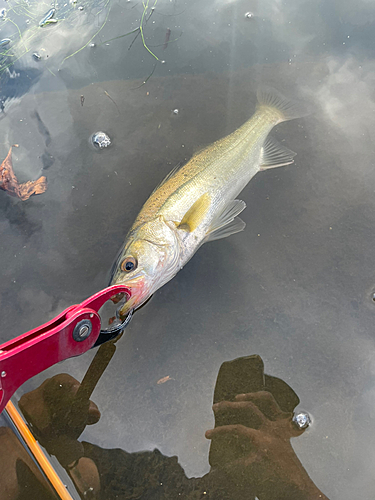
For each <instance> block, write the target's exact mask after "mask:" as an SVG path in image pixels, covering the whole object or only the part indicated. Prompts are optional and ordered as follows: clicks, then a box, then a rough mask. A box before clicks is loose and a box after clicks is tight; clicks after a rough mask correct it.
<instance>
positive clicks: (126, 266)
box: [121, 257, 138, 273]
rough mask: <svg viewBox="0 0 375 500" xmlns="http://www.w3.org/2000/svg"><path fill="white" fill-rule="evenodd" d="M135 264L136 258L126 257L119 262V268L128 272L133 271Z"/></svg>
mask: <svg viewBox="0 0 375 500" xmlns="http://www.w3.org/2000/svg"><path fill="white" fill-rule="evenodd" d="M137 265H138V263H137V259H135V258H134V257H126V258H125V259H124V260H123V261H122V262H121V269H122V270H123V271H125V272H126V273H130V272H131V271H134V269H136V267H137Z"/></svg>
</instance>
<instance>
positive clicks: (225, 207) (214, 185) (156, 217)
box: [110, 88, 309, 320]
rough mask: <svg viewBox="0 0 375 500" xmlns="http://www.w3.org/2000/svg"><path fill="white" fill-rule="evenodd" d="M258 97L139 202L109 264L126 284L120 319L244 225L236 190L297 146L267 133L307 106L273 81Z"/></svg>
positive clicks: (116, 280)
mask: <svg viewBox="0 0 375 500" xmlns="http://www.w3.org/2000/svg"><path fill="white" fill-rule="evenodd" d="M257 98H258V104H257V107H256V110H255V112H254V114H253V116H252V117H251V118H250V119H249V120H248V121H247V122H245V123H244V124H243V125H242V126H241V127H239V128H238V129H237V130H235V131H234V132H233V133H231V134H230V135H228V136H226V137H224V138H223V139H220V140H218V141H216V142H214V143H213V144H211V145H210V146H208V147H206V148H205V149H203V150H202V151H200V152H198V153H197V154H195V155H194V156H193V157H192V158H191V159H190V160H189V161H188V163H186V164H185V165H184V166H183V167H176V168H175V169H174V170H172V172H170V173H169V174H168V176H167V177H166V178H165V179H164V180H163V181H162V182H161V184H160V185H159V186H158V187H157V188H156V189H155V190H154V191H153V193H152V194H151V196H150V197H149V198H148V200H147V201H146V203H145V204H144V205H143V208H142V209H141V211H140V213H139V214H138V216H137V218H136V220H135V222H134V224H133V225H132V227H131V228H130V230H129V232H128V234H127V236H126V239H125V243H124V245H123V246H122V248H121V250H120V252H119V254H118V258H117V259H116V261H115V263H114V266H113V268H112V273H111V280H110V285H115V284H116V285H117V284H123V285H125V286H127V287H128V288H129V289H130V291H131V297H130V298H128V299H127V300H125V301H123V302H122V303H120V305H119V308H118V311H117V314H118V317H119V319H122V320H123V319H124V318H125V317H126V315H127V314H129V313H130V312H132V311H133V310H135V309H137V308H138V307H140V306H141V305H142V304H143V303H145V302H146V301H147V300H148V298H149V297H151V295H153V293H154V292H155V291H156V290H158V289H159V288H161V287H162V286H163V285H165V284H166V283H167V282H168V281H170V280H171V279H172V278H173V277H174V276H175V275H176V274H177V273H178V271H180V270H181V269H182V268H183V267H184V266H185V265H186V263H187V262H188V261H189V260H190V259H191V258H192V256H193V255H194V254H195V253H196V251H197V250H198V249H199V248H200V247H201V246H202V245H203V244H204V243H206V242H209V241H214V240H218V239H221V238H226V237H228V236H230V235H232V234H235V233H238V232H240V231H242V230H243V229H244V228H245V223H244V222H243V221H242V219H241V218H240V217H238V215H239V214H240V213H241V212H242V211H243V210H244V209H245V208H246V204H245V202H244V201H242V200H239V199H237V196H238V195H239V193H240V192H241V191H242V190H243V189H244V187H245V186H246V185H247V184H248V182H249V181H250V180H251V179H252V178H253V177H254V176H255V175H256V174H257V173H258V172H260V171H263V170H267V169H271V168H275V167H281V166H284V165H289V164H291V163H293V162H294V156H295V155H296V153H294V152H293V151H291V150H290V149H288V148H286V147H284V146H282V145H281V144H279V143H278V142H277V141H276V140H275V139H273V138H271V137H270V136H269V133H270V131H271V129H272V128H273V127H274V126H275V125H277V124H278V123H281V122H283V121H286V120H291V119H294V118H299V117H301V116H305V115H307V114H308V113H309V111H308V110H307V108H306V106H305V105H304V104H301V103H299V102H296V101H291V100H289V99H287V98H286V97H284V96H283V95H282V94H281V93H279V92H278V91H276V90H275V89H271V88H263V89H260V90H259V91H258V92H257Z"/></svg>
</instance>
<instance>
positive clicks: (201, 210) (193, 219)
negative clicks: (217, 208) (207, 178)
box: [177, 193, 211, 233]
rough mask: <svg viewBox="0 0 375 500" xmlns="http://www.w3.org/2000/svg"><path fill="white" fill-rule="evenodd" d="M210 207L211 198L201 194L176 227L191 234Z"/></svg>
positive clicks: (206, 194)
mask: <svg viewBox="0 0 375 500" xmlns="http://www.w3.org/2000/svg"><path fill="white" fill-rule="evenodd" d="M210 205H211V196H210V195H209V194H208V193H204V194H202V196H201V197H200V198H198V200H197V201H196V202H195V203H194V204H193V205H192V206H191V207H190V208H189V210H188V211H187V212H186V214H185V215H184V216H183V218H182V220H181V222H180V223H179V225H178V226H177V228H178V229H182V230H184V231H187V232H190V233H191V232H192V231H194V229H196V228H197V227H198V226H199V225H200V223H201V222H202V221H203V219H204V217H205V216H206V214H207V212H208V210H209V208H210Z"/></svg>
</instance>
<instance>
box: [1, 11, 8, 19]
mask: <svg viewBox="0 0 375 500" xmlns="http://www.w3.org/2000/svg"><path fill="white" fill-rule="evenodd" d="M6 15H7V10H6V9H0V19H4V18H5V17H6Z"/></svg>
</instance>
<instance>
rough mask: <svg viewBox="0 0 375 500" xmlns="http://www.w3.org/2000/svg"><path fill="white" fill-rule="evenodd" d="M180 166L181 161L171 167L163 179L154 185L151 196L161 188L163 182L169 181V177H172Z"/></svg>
mask: <svg viewBox="0 0 375 500" xmlns="http://www.w3.org/2000/svg"><path fill="white" fill-rule="evenodd" d="M180 168H181V163H177V165H176V166H175V167H174V168H172V170H171V171H170V172H169V173H168V174H167V175H166V176H165V177H164V179H163V180H162V181H161V182H159V184H158V185H157V186H156V188H155V189H154V190H153V192H152V193H151V196H152V195H153V194H154V193H155V192H156V191H157V190H158V189H159V188H161V186H163V184H165V183H166V182H168V181H169V179H172V177H173V176H174V174H175V173H176V172H177V171H178V170H180Z"/></svg>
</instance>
